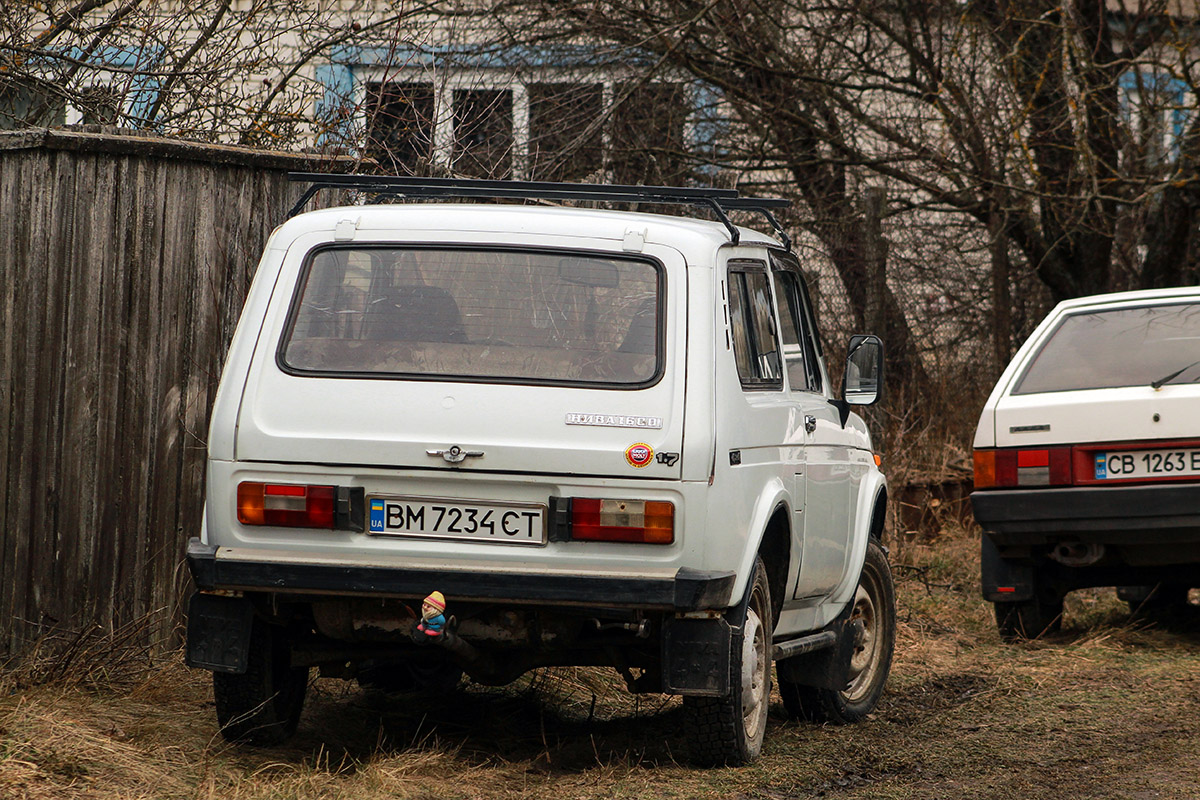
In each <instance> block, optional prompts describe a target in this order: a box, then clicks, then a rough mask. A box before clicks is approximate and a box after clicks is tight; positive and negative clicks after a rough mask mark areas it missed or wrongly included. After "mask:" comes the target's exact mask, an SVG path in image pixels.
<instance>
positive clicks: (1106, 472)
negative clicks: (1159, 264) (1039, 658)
mask: <svg viewBox="0 0 1200 800" xmlns="http://www.w3.org/2000/svg"><path fill="white" fill-rule="evenodd" d="M1196 319H1200V289H1197V288H1195V287H1192V288H1180V289H1161V290H1146V291H1136V292H1123V293H1116V294H1108V295H1098V296H1093V297H1082V298H1077V299H1074V300H1068V301H1065V302H1063V303H1060V304H1059V305H1058V306H1057V307H1056V308H1055V309H1054V310H1053V311H1052V312H1051V313H1050V314H1049V315H1048V316H1047V317H1046V319H1045V320H1044V321H1043V322H1042V323H1041V324H1040V325H1039V326H1038V327H1037V329H1036V330H1034V332H1033V333H1032V335H1031V336H1030V337H1029V339H1028V341H1026V342H1025V344H1024V345H1023V346H1022V347H1021V348H1020V350H1019V351H1018V352H1017V354H1016V355H1015V356H1014V357H1013V359H1012V362H1011V363H1010V364H1009V365H1008V367H1007V368H1006V369H1005V371H1004V373H1003V374H1002V375H1001V377H1000V379H999V381H998V382H997V383H996V386H995V389H994V390H993V391H992V394H991V396H990V397H989V398H988V401H987V404H986V405H985V406H984V409H983V412H982V414H981V415H980V419H979V425H978V427H977V429H976V432H975V441H974V447H975V451H976V492H975V493H974V494H973V495H972V500H973V504H974V506H975V511H976V517H977V518H978V519H979V521H980V523H981V525H982V526H983V528H984V537H983V542H984V545H983V546H984V565H983V569H984V594H985V596H986V597H988V599H991V600H993V601H994V602H996V603H997V604H1004V603H1021V602H1032V601H1033V600H1031V599H1032V598H1035V597H1038V596H1040V597H1041V600H1040V601H1039V602H1041V603H1042V604H1043V606H1044V610H1049V611H1054V610H1055V609H1059V610H1060V608H1061V596H1062V594H1064V593H1065V592H1067V591H1070V590H1071V589H1074V588H1082V587H1084V586H1092V585H1097V586H1098V585H1117V586H1135V585H1150V586H1153V585H1154V584H1156V583H1160V582H1161V583H1166V584H1170V585H1178V586H1181V587H1183V586H1186V585H1189V581H1190V582H1191V585H1195V581H1194V579H1192V578H1191V577H1190V574H1189V573H1190V571H1191V570H1193V569H1194V567H1195V565H1196V564H1197V563H1198V562H1200V512H1197V511H1196V510H1195V509H1197V508H1198V506H1197V502H1198V501H1200V380H1198V377H1197V365H1196V364H1194V363H1192V362H1195V361H1200V323H1197V322H1196V321H1195V320H1196ZM1068 323H1069V324H1070V326H1071V327H1069V328H1068V327H1066V326H1067V325H1068ZM1060 331H1061V332H1062V333H1060ZM1056 335H1057V336H1060V338H1059V339H1057V340H1056V339H1055V338H1054V337H1055V336H1056ZM1071 337H1078V338H1077V339H1073V338H1071ZM1071 342H1075V343H1076V344H1074V345H1070V343H1071ZM1051 347H1053V348H1055V349H1054V350H1053V354H1051V355H1047V356H1046V357H1045V358H1046V359H1047V361H1046V362H1043V363H1049V364H1051V365H1053V368H1051V367H1039V366H1037V363H1038V362H1037V360H1038V359H1039V358H1041V357H1042V354H1043V353H1052V351H1051V349H1050V348H1051ZM1060 351H1061V352H1060ZM1073 352H1074V355H1073ZM1035 369H1036V370H1040V371H1039V372H1037V373H1036V374H1035V372H1034V371H1035ZM1176 371H1178V372H1176ZM1054 372H1057V373H1058V374H1057V376H1056V375H1054V374H1052V373H1054ZM1027 375H1028V376H1032V377H1029V378H1028V379H1027V378H1026V376H1027ZM1026 380H1028V382H1029V383H1028V385H1024V384H1023V382H1024V381H1026ZM1056 384H1058V385H1056ZM1039 454H1044V455H1039ZM1003 458H1008V459H1010V463H1009V465H1008V467H1007V469H1008V473H1007V474H1008V477H1007V478H998V477H996V476H997V475H999V474H1000V473H1001V472H1003V471H1004V468H1003V467H1001V466H998V464H999V462H1000V460H1002V459H1003ZM1043 461H1044V462H1046V463H1045V464H1043V463H1042V462H1043ZM1193 461H1194V462H1195V463H1194V464H1193ZM1051 462H1053V464H1055V465H1056V466H1052V464H1051ZM1014 466H1015V467H1016V473H1013V467H1014ZM1051 471H1053V472H1054V473H1055V474H1054V475H1053V476H1051V474H1050V472H1051ZM1014 607H1015V606H1014ZM1008 608H1010V606H1001V605H998V606H997V612H998V614H1000V613H1001V612H1002V610H1004V609H1008ZM1035 616H1036V615H1035ZM1041 616H1046V614H1042V615H1041ZM1030 618H1031V619H1033V617H1032V616H1031V617H1030ZM1037 621H1038V622H1039V623H1040V622H1043V621H1046V620H1042V619H1040V618H1038V620H1037ZM1002 627H1003V625H1002ZM1009 632H1012V631H1009Z"/></svg>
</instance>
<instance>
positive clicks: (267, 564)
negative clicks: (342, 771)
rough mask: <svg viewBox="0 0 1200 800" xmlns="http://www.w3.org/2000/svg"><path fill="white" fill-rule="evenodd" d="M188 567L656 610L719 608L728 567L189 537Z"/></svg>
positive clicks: (272, 579) (362, 593) (227, 574)
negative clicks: (553, 564) (582, 565)
mask: <svg viewBox="0 0 1200 800" xmlns="http://www.w3.org/2000/svg"><path fill="white" fill-rule="evenodd" d="M187 560H188V568H189V569H190V570H191V572H192V578H193V579H194V580H195V582H196V585H197V586H198V587H199V588H200V589H202V590H207V591H211V590H215V589H233V590H241V591H264V592H277V593H284V594H314V595H323V596H337V597H400V598H414V599H416V598H422V597H425V596H426V595H428V594H429V593H430V592H431V591H433V590H435V589H436V590H438V591H440V592H442V593H444V594H446V595H449V596H453V597H454V598H455V599H457V600H475V601H484V602H505V603H516V604H527V605H570V606H589V607H604V608H633V609H645V610H662V611H704V610H722V609H725V608H728V607H729V605H730V602H731V600H730V595H731V593H732V590H733V583H734V579H735V578H736V575H735V573H733V572H706V571H701V570H694V569H689V568H687V567H681V568H680V569H678V570H676V571H674V572H673V573H665V572H664V573H659V574H643V575H636V576H628V577H626V576H611V575H596V574H580V573H570V574H555V573H531V572H529V571H527V570H511V571H502V570H472V569H463V568H447V567H446V566H444V565H437V566H434V565H411V566H410V565H404V566H392V565H388V566H382V565H369V564H338V563H328V562H322V563H318V562H315V561H312V560H304V561H299V560H288V559H286V558H285V557H283V556H280V557H279V558H263V557H262V556H261V555H260V554H255V555H253V556H252V555H250V554H247V555H245V556H240V555H239V552H238V551H236V550H229V549H227V548H218V547H216V546H214V545H206V544H203V543H202V542H201V541H200V540H199V539H196V538H193V539H191V540H190V541H189V542H188V551H187Z"/></svg>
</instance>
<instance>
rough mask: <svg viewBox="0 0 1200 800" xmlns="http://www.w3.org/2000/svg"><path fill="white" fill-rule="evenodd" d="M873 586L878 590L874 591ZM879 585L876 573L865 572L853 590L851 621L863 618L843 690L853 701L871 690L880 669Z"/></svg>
mask: <svg viewBox="0 0 1200 800" xmlns="http://www.w3.org/2000/svg"><path fill="white" fill-rule="evenodd" d="M872 589H874V590H875V591H871V590H872ZM878 589H879V587H878V583H877V581H875V579H874V576H871V575H868V574H866V573H865V572H864V573H863V579H862V582H861V583H859V585H858V590H857V591H856V592H855V594H854V609H853V610H852V611H851V612H850V622H851V623H853V622H856V621H857V622H861V623H862V626H863V634H862V641H860V642H859V643H858V645H857V646H856V647H855V648H854V653H853V654H852V655H851V657H850V673H849V677H850V684H849V686H847V687H846V689H845V691H843V692H842V697H843V698H845V699H846V700H847V701H848V702H851V703H855V702H858V701H859V700H862V699H863V698H864V697H866V696H867V695H868V694H869V693H870V691H871V687H872V686H873V685H874V683H875V676H876V674H877V673H878V672H879V662H880V660H881V659H880V656H881V654H882V649H881V648H882V636H881V635H880V634H881V631H880V630H879V626H880V619H879V612H878V604H877V602H876V598H877V596H878Z"/></svg>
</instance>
